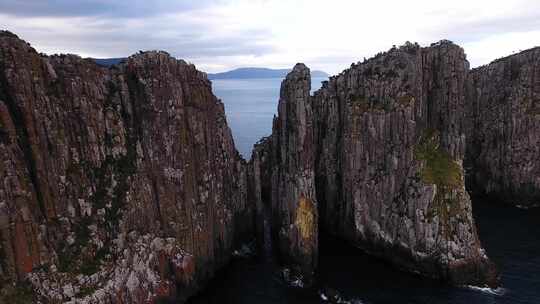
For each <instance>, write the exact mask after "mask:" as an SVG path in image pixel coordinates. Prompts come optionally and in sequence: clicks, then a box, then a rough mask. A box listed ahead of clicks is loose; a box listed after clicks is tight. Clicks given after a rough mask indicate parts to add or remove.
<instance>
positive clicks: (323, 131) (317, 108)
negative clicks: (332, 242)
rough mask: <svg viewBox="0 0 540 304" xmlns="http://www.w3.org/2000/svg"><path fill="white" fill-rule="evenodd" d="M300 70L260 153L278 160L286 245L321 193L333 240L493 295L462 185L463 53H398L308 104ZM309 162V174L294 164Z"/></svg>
mask: <svg viewBox="0 0 540 304" xmlns="http://www.w3.org/2000/svg"><path fill="white" fill-rule="evenodd" d="M298 67H299V66H298V65H297V66H296V67H295V69H294V70H293V71H292V72H291V74H289V76H288V77H287V79H286V80H285V81H284V82H283V84H282V91H281V93H282V96H281V98H280V104H279V109H278V111H279V116H278V117H277V118H276V119H275V121H274V128H273V134H272V137H271V140H270V141H268V142H267V143H266V145H268V146H270V147H271V148H269V147H266V148H261V147H258V149H259V151H260V150H263V151H264V150H268V149H270V150H272V151H273V153H274V154H273V158H272V160H271V162H272V165H270V166H269V165H266V166H269V167H272V168H273V170H274V171H273V175H272V181H271V201H272V206H273V207H274V212H275V213H276V212H277V213H279V216H278V220H279V221H280V222H278V224H277V227H276V229H278V230H279V233H280V236H282V235H286V236H288V237H287V238H286V239H289V240H290V239H291V237H290V234H287V233H286V232H287V231H288V227H291V228H292V229H302V228H299V227H300V226H301V225H298V224H295V223H296V222H295V221H294V214H295V212H297V209H298V208H299V206H301V204H298V202H299V200H298V197H299V196H300V197H302V195H301V193H310V195H313V192H315V193H316V198H315V197H313V198H311V197H310V201H313V202H315V201H316V202H317V206H318V217H319V223H320V225H321V227H320V228H321V229H324V230H325V231H326V232H328V233H330V234H332V235H335V236H338V237H341V238H344V239H347V240H348V241H349V242H350V243H352V244H354V245H355V246H358V247H361V248H363V249H365V250H366V251H368V252H370V253H372V254H374V255H378V256H381V257H383V258H385V259H387V260H389V261H391V262H393V263H394V264H395V265H396V266H398V267H400V268H403V269H406V270H409V271H412V272H418V273H421V274H423V275H425V276H429V277H433V278H438V279H443V280H447V281H450V282H452V283H455V284H492V285H493V284H495V281H496V275H495V273H494V269H493V266H492V265H491V263H490V262H489V259H488V258H487V256H486V254H485V252H484V250H483V249H482V247H481V244H480V242H479V240H478V236H477V232H476V228H475V224H474V220H473V217H472V213H471V201H470V198H469V195H468V193H467V192H466V191H465V185H464V174H463V166H462V161H463V157H464V152H465V127H464V119H463V118H464V112H465V85H466V81H467V73H468V62H467V61H466V59H465V54H464V52H463V50H462V49H461V48H460V47H458V46H456V45H454V44H452V43H450V42H447V41H442V42H440V43H437V44H434V45H432V46H431V47H428V48H420V47H419V46H417V45H413V44H407V45H405V46H403V47H401V48H393V49H392V50H390V51H389V52H387V53H384V54H379V55H377V56H376V57H374V58H372V59H370V60H368V61H365V62H364V63H359V64H353V65H352V66H351V68H350V69H348V70H345V71H344V72H342V73H341V74H339V75H338V76H335V77H332V78H330V80H329V81H328V82H326V83H324V84H323V87H322V88H321V89H320V90H318V91H317V92H316V93H315V94H314V96H313V97H308V96H307V95H306V96H305V97H302V98H298V95H299V90H298V87H303V86H304V84H303V82H304V79H305V77H298ZM287 88H288V89H289V90H290V92H291V93H289V92H288V91H287ZM284 89H285V90H284ZM284 91H285V92H284ZM293 92H296V94H292V93H293ZM308 92H309V91H308ZM284 93H285V94H284ZM291 95H292V96H296V97H297V98H296V99H294V98H290V97H287V96H291ZM300 95H302V94H300ZM292 100H296V102H294V103H293V102H291V101H292ZM284 101H285V102H284ZM289 105H292V106H289ZM304 113H305V119H304V116H303V114H304ZM311 113H312V114H311ZM310 118H311V120H310ZM293 119H296V120H293ZM292 121H294V124H291V123H290V122H292ZM284 127H286V128H285V129H286V130H284ZM303 134H306V137H305V138H304V141H300V140H299V135H300V136H301V135H303ZM311 134H312V136H313V142H312V143H310V142H309V141H307V140H306V139H309V136H310V135H311ZM300 138H302V137H300ZM306 143H309V145H308V144H306ZM263 144H264V143H263ZM300 155H301V157H300V159H302V160H303V162H301V163H300V164H303V165H304V166H303V167H300V168H303V169H304V170H298V168H299V166H298V164H299V163H298V162H293V163H292V164H291V163H289V162H288V161H289V160H290V159H292V160H298V159H299V156H300ZM311 159H312V160H311ZM308 160H309V161H308ZM313 165H314V167H313ZM291 170H292V171H291ZM313 170H314V172H315V183H313V178H312V175H311V174H312V172H313ZM298 172H301V173H302V174H300V175H299V174H298ZM284 173H285V174H284ZM291 176H292V177H294V178H291ZM284 207H285V209H286V210H285V211H284V210H283V209H284ZM291 223H292V225H291ZM292 239H294V237H293V238H292ZM281 250H282V251H283V250H284V251H285V252H282V254H283V255H287V254H291V255H297V253H296V252H295V251H294V250H291V249H289V248H286V247H282V248H281Z"/></svg>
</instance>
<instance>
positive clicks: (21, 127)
mask: <svg viewBox="0 0 540 304" xmlns="http://www.w3.org/2000/svg"><path fill="white" fill-rule="evenodd" d="M5 70H6V69H5V63H4V62H0V100H3V101H4V102H5V104H6V106H7V108H8V111H9V115H10V117H11V120H12V121H13V123H14V125H15V129H16V132H17V143H18V146H19V149H21V151H22V152H23V155H24V159H25V165H26V169H27V170H28V175H29V177H30V181H31V183H32V186H33V187H34V190H35V193H36V198H37V201H38V208H39V210H40V212H41V215H42V216H43V218H44V219H47V210H46V208H45V202H44V200H43V194H42V191H41V186H40V183H39V177H38V173H37V167H36V160H35V159H34V154H33V151H32V146H31V144H30V139H29V138H30V136H29V134H28V129H27V127H26V126H27V122H26V121H25V118H24V114H23V113H22V110H21V109H20V107H19V105H18V104H17V102H16V101H15V98H13V96H11V94H10V92H11V90H10V88H9V84H8V81H7V79H6V75H5V74H4V71H5Z"/></svg>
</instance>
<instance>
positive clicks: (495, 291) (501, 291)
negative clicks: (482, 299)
mask: <svg viewBox="0 0 540 304" xmlns="http://www.w3.org/2000/svg"><path fill="white" fill-rule="evenodd" d="M467 288H468V289H472V290H476V291H480V292H483V293H487V294H491V295H495V296H502V295H504V294H505V293H506V291H507V290H506V288H502V287H498V288H489V287H478V286H471V285H469V286H467Z"/></svg>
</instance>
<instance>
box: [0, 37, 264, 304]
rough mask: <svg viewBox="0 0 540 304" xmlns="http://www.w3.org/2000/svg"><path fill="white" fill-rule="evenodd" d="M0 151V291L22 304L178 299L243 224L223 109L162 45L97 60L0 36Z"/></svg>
mask: <svg viewBox="0 0 540 304" xmlns="http://www.w3.org/2000/svg"><path fill="white" fill-rule="evenodd" d="M0 155H1V156H0V157H1V158H2V160H1V162H0V181H1V183H0V287H8V285H9V284H8V283H9V282H13V281H16V280H22V279H23V278H25V277H29V278H30V281H31V282H32V283H33V284H32V286H33V289H34V290H35V291H36V295H35V298H34V300H38V299H41V300H42V301H45V302H52V303H60V302H65V301H72V302H77V303H148V302H153V301H158V300H159V299H160V298H167V297H175V298H177V299H180V300H182V299H185V298H186V297H188V296H189V295H191V294H192V293H193V292H194V291H195V290H196V289H197V288H199V287H200V285H201V283H202V282H204V281H205V280H207V279H208V278H209V277H210V276H212V274H213V273H214V271H215V270H216V269H217V268H218V267H220V266H222V265H224V264H225V263H226V262H227V261H228V259H229V257H230V255H231V252H232V249H233V246H234V245H235V244H238V243H239V242H240V241H241V240H243V239H245V238H246V237H249V236H250V234H251V232H252V230H253V229H252V225H253V222H254V221H253V212H254V208H252V207H251V205H250V204H248V201H247V166H246V164H245V162H244V161H243V160H242V159H241V157H240V156H239V154H238V152H237V151H236V150H235V148H234V144H233V140H232V136H231V132H230V130H229V128H228V127H227V124H226V120H225V115H224V109H223V104H222V103H221V102H220V101H219V100H218V99H216V97H215V96H214V95H213V94H212V92H211V84H210V82H209V81H208V80H207V78H206V75H205V74H204V73H201V72H199V71H197V70H196V69H195V67H194V66H193V65H190V64H187V63H185V62H183V61H181V60H180V61H179V60H176V59H174V58H172V57H171V56H169V55H168V54H167V53H164V52H145V53H140V54H137V55H134V56H131V57H129V58H128V59H127V60H126V62H125V63H122V64H120V65H117V66H114V67H111V68H110V69H107V68H103V67H100V66H97V65H96V64H95V63H94V62H92V61H90V60H85V59H81V58H79V57H77V56H73V55H60V56H51V57H47V56H44V55H40V54H38V53H37V52H36V51H35V50H34V49H33V48H31V47H30V46H29V45H28V44H27V43H25V42H24V41H22V40H20V39H18V38H17V37H16V36H15V35H13V34H11V33H9V32H0ZM21 292H23V293H24V290H22V291H21V290H15V291H14V294H17V293H21ZM4 296H5V297H9V294H8V295H4ZM0 297H2V295H1V294H0Z"/></svg>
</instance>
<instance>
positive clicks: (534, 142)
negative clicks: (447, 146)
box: [466, 48, 540, 207]
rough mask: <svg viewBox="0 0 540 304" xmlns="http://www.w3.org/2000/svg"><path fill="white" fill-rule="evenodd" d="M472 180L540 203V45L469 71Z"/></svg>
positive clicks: (485, 190)
mask: <svg viewBox="0 0 540 304" xmlns="http://www.w3.org/2000/svg"><path fill="white" fill-rule="evenodd" d="M467 113H468V118H467V123H468V128H467V157H466V164H467V167H469V174H468V184H469V185H470V188H471V189H474V190H475V191H476V192H479V193H480V194H483V195H488V196H489V197H491V198H493V199H495V200H498V201H502V202H505V203H509V204H513V205H519V206H523V207H531V206H534V205H538V204H540V48H534V49H531V50H527V51H524V52H521V53H519V54H516V55H512V56H509V57H506V58H502V59H499V60H496V61H494V62H492V63H491V64H489V65H487V66H483V67H480V68H477V69H474V70H472V71H471V73H470V74H469V81H468V90H467Z"/></svg>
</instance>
